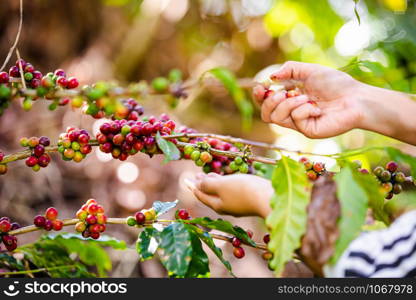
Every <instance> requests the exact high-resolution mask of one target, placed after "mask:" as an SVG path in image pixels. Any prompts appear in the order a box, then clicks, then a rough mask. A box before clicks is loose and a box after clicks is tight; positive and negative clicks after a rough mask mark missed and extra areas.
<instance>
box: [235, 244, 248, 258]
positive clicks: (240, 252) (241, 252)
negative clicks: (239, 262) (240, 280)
mask: <svg viewBox="0 0 416 300" xmlns="http://www.w3.org/2000/svg"><path fill="white" fill-rule="evenodd" d="M233 254H234V256H235V257H236V258H238V259H240V258H243V257H244V256H245V255H246V253H245V251H244V249H243V248H242V247H236V248H234V250H233Z"/></svg>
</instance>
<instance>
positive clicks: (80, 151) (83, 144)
mask: <svg viewBox="0 0 416 300" xmlns="http://www.w3.org/2000/svg"><path fill="white" fill-rule="evenodd" d="M89 141H90V135H89V133H88V131H86V130H84V129H78V128H74V127H68V128H67V129H66V132H65V133H62V134H61V135H60V136H59V141H58V151H59V152H60V153H61V154H62V159H63V160H65V161H70V160H73V161H75V162H81V161H82V160H83V159H84V158H85V157H86V156H87V154H89V153H90V152H91V151H92V147H91V145H90V144H89Z"/></svg>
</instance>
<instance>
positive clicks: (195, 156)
mask: <svg viewBox="0 0 416 300" xmlns="http://www.w3.org/2000/svg"><path fill="white" fill-rule="evenodd" d="M200 156H201V152H199V151H198V150H195V151H193V152H192V153H191V159H192V160H193V161H197V160H198V159H199V157H200Z"/></svg>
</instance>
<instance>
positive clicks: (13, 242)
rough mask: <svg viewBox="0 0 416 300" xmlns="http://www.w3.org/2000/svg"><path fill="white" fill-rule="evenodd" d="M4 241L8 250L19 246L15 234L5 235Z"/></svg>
mask: <svg viewBox="0 0 416 300" xmlns="http://www.w3.org/2000/svg"><path fill="white" fill-rule="evenodd" d="M2 241H3V243H4V246H6V249H7V250H8V251H13V250H14V249H16V248H17V238H16V237H15V236H14V235H8V234H7V235H3V236H2Z"/></svg>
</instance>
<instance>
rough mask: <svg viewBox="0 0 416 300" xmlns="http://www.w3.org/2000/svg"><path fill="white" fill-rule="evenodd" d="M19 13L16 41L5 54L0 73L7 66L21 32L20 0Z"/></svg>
mask: <svg viewBox="0 0 416 300" xmlns="http://www.w3.org/2000/svg"><path fill="white" fill-rule="evenodd" d="M19 5H20V12H19V28H18V29H17V34H16V39H15V40H14V43H13V45H12V47H11V48H10V50H9V53H7V56H6V59H5V60H4V62H3V65H2V66H1V68H0V72H1V71H3V69H4V68H5V67H6V66H7V64H8V63H9V60H10V58H11V57H12V54H13V52H14V49H16V47H17V43H18V42H19V38H20V33H21V32H22V27H23V0H20V4H19Z"/></svg>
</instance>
